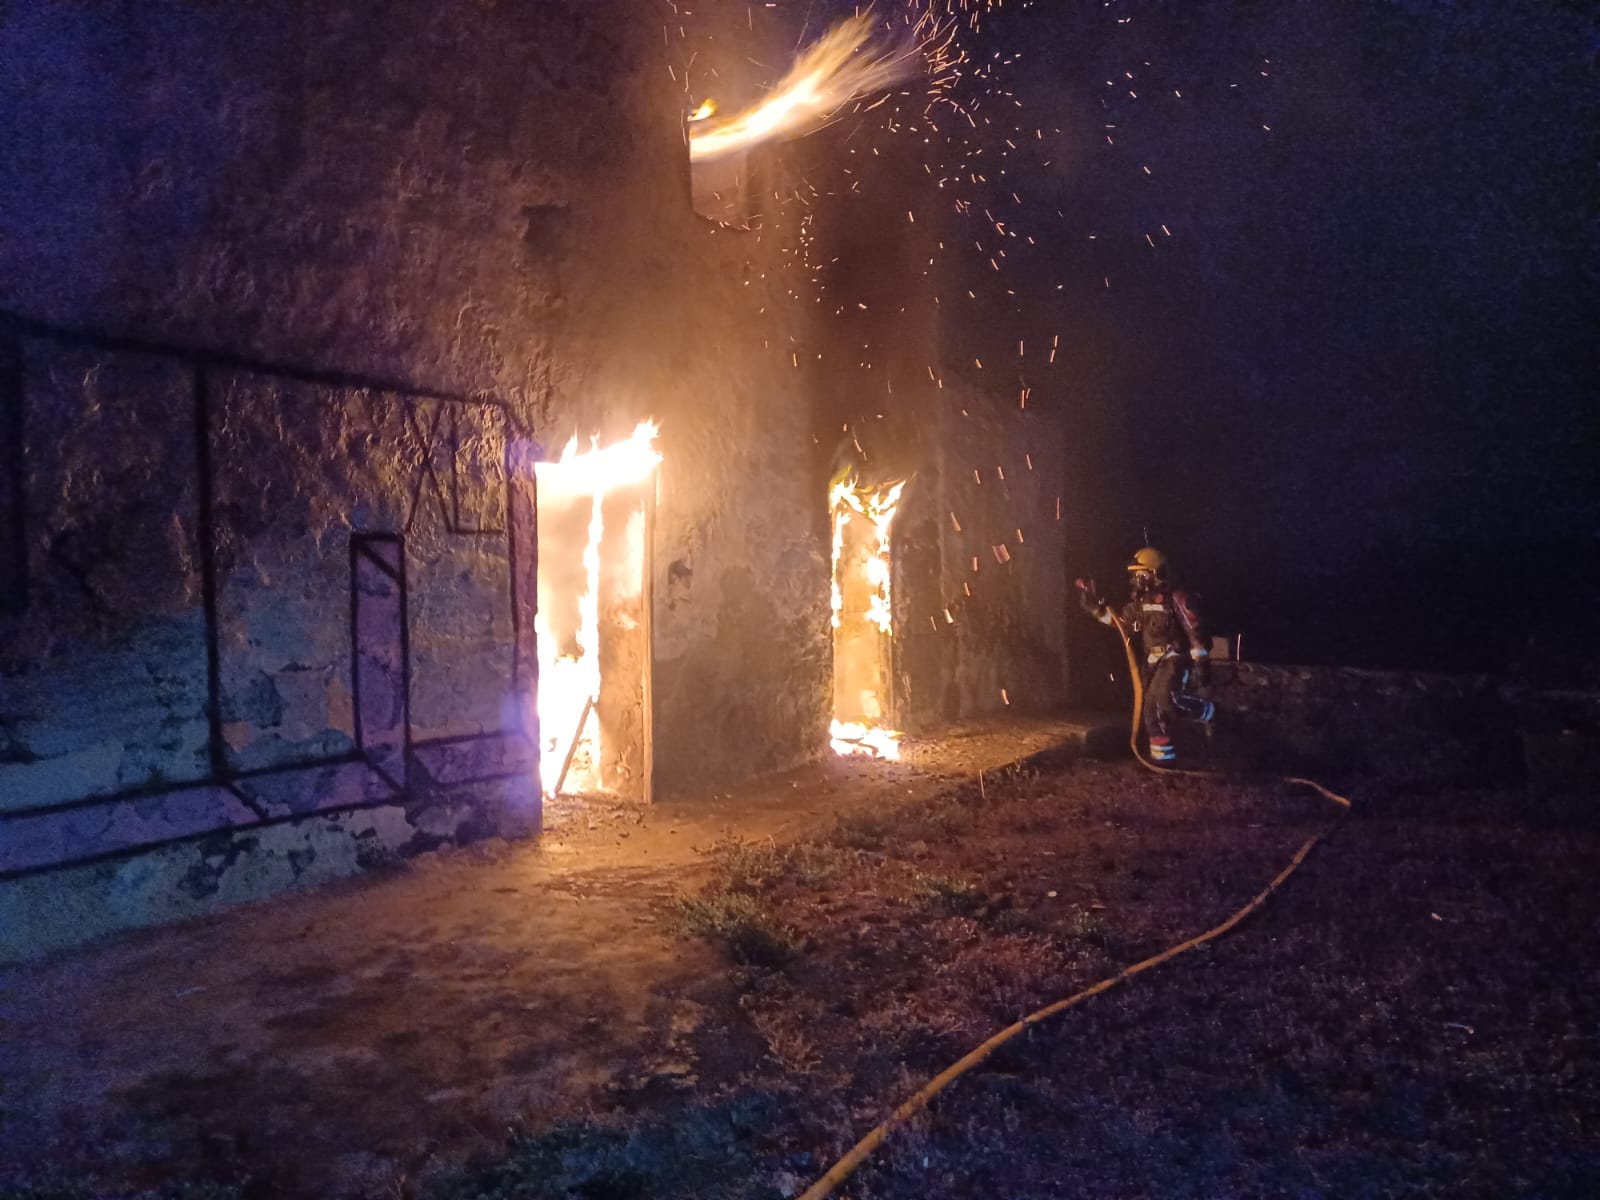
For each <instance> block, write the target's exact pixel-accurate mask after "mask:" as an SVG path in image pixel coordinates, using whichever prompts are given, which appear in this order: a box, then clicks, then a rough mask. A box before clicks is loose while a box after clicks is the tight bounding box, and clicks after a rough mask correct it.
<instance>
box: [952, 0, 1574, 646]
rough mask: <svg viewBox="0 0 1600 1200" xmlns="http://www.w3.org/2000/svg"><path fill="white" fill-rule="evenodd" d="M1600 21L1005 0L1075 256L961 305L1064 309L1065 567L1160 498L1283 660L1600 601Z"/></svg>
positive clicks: (1108, 546) (1021, 318) (1040, 265)
mask: <svg viewBox="0 0 1600 1200" xmlns="http://www.w3.org/2000/svg"><path fill="white" fill-rule="evenodd" d="M1119 18H1132V19H1131V20H1126V21H1119ZM1597 32H1600V26H1597V25H1596V23H1595V21H1594V19H1593V18H1592V17H1590V16H1589V14H1588V9H1587V6H1580V5H1576V4H1561V3H1550V2H1546V3H1516V2H1512V3H1499V2H1494V0H1476V2H1474V3H1455V4H1452V3H1446V2H1442V0H1441V2H1437V3H1423V2H1421V0H1412V2H1409V3H1404V2H1393V0H1341V2H1340V3H1338V4H1317V3H1290V2H1281V3H1251V4H1246V3H1221V2H1206V0H1195V2H1189V3H1182V4H1174V3H1145V4H1128V3H1120V4H1113V5H1111V6H1109V7H1108V8H1102V7H1101V6H1100V5H1088V4H1084V5H1078V4H1059V5H1054V6H1051V5H1041V6H1036V7H1034V8H1031V9H1028V10H1022V9H1011V10H1010V11H1008V12H1007V13H1006V14H1005V15H1004V16H1003V17H1002V16H992V17H991V18H990V21H989V24H988V26H987V27H986V29H985V37H984V39H983V40H982V41H978V42H975V43H974V44H975V45H985V47H986V48H1000V49H1002V50H1003V51H1004V52H1007V53H1009V52H1012V51H1014V50H1017V49H1023V50H1024V51H1025V53H1024V57H1023V59H1022V60H1021V61H1020V62H1019V63H1017V64H1015V65H1014V66H1012V67H1011V68H1009V74H1008V75H1007V76H1006V78H1007V79H1008V80H1009V82H1010V84H1011V86H1012V87H1013V88H1014V90H1015V91H1016V94H1017V97H1018V98H1019V99H1021V100H1022V101H1024V105H1025V109H1026V111H1027V112H1029V113H1030V114H1031V115H1032V117H1037V119H1038V120H1039V121H1041V122H1045V123H1047V124H1048V125H1050V126H1051V127H1059V128H1060V129H1061V130H1062V134H1061V136H1060V138H1058V139H1056V141H1055V143H1054V144H1051V143H1049V142H1041V143H1040V144H1039V146H1038V147H1037V150H1036V153H1034V154H1033V156H1032V159H1031V161H1026V160H1025V161H1023V162H1017V161H1016V160H1015V159H1013V160H1012V176H1013V178H1014V179H1017V180H1021V181H1024V183H1025V186H1020V187H1019V188H1018V191H1019V194H1021V195H1023V197H1024V200H1025V207H1026V208H1029V209H1033V210H1035V212H1037V209H1038V206H1044V207H1046V208H1048V209H1049V210H1052V211H1051V212H1050V214H1049V216H1050V218H1051V219H1050V220H1048V221H1047V222H1045V224H1046V226H1047V228H1048V229H1049V230H1050V232H1051V237H1052V240H1051V241H1050V243H1049V246H1050V248H1049V252H1048V253H1047V254H1043V255H1038V256H1035V258H1034V259H1033V261H1032V263H1031V265H1029V266H1028V267H1027V268H1026V270H1024V271H1023V272H1022V273H1021V277H1022V278H1023V279H1024V280H1025V281H1026V282H1025V283H1024V284H1022V285H1019V284H1017V283H1015V282H1013V283H1012V286H1013V287H1017V288H1018V291H1019V295H1018V296H1017V297H1016V299H1015V301H1014V302H1013V305H1012V311H1010V312H1007V311H1005V306H1004V304H1003V303H995V304H991V305H990V306H989V308H988V312H987V315H988V318H989V319H988V320H987V321H985V322H984V323H983V328H982V329H981V330H980V331H977V332H974V333H973V334H972V335H971V336H972V337H973V338H974V340H975V341H981V340H983V339H988V340H991V341H995V342H999V341H1001V340H1002V339H1003V338H1010V339H1014V338H1015V337H1016V336H1017V334H1016V332H1014V331H1015V330H1019V329H1020V330H1026V331H1027V332H1028V333H1029V334H1030V335H1032V336H1041V335H1043V334H1046V333H1047V332H1048V331H1049V330H1050V329H1052V328H1058V329H1061V330H1064V331H1067V332H1066V336H1065V337H1064V342H1065V343H1067V345H1068V351H1067V353H1066V354H1065V356H1064V360H1063V363H1062V365H1064V366H1065V367H1066V368H1067V370H1066V371H1065V372H1064V373H1063V374H1061V375H1058V376H1057V377H1056V378H1055V380H1054V381H1053V382H1052V385H1051V391H1052V393H1053V395H1052V396H1051V400H1052V402H1053V403H1054V405H1055V408H1054V410H1053V411H1054V412H1055V413H1056V415H1057V417H1058V419H1060V420H1061V421H1063V422H1064V423H1065V428H1066V430H1067V434H1068V442H1069V450H1068V470H1069V476H1070V482H1069V489H1070V499H1071V501H1072V505H1073V517H1074V519H1073V521H1072V522H1071V523H1070V527H1069V529H1068V534H1067V536H1068V538H1069V546H1068V550H1069V557H1070V558H1071V559H1072V560H1073V561H1072V562H1071V564H1070V568H1071V573H1073V574H1091V573H1094V574H1098V575H1099V576H1100V577H1101V578H1102V579H1105V578H1106V577H1107V576H1110V577H1111V578H1113V579H1116V582H1117V583H1118V584H1119V585H1120V579H1117V578H1116V577H1117V576H1119V575H1120V565H1121V561H1122V559H1123V557H1124V556H1126V554H1127V553H1128V552H1129V551H1130V550H1131V549H1132V548H1134V547H1135V546H1137V545H1138V544H1139V542H1140V541H1141V539H1142V535H1143V531H1144V529H1145V528H1148V529H1149V531H1150V536H1151V538H1152V539H1153V540H1155V541H1156V542H1157V543H1158V544H1160V545H1162V546H1163V547H1164V548H1166V549H1167V550H1168V552H1169V553H1170V554H1171V555H1172V557H1173V558H1174V560H1175V561H1176V563H1177V564H1178V567H1179V570H1180V573H1181V574H1182V575H1183V576H1184V577H1185V578H1186V579H1187V581H1188V582H1189V583H1190V584H1191V585H1192V586H1194V587H1195V588H1197V589H1198V590H1199V591H1200V592H1201V593H1202V594H1203V595H1204V596H1205V597H1206V599H1207V606H1208V607H1209V609H1210V610H1211V614H1212V617H1213V623H1214V625H1215V626H1216V627H1218V628H1219V629H1226V630H1228V631H1230V632H1231V631H1239V630H1242V631H1243V632H1244V633H1245V635H1246V643H1247V645H1246V649H1247V651H1249V650H1251V649H1253V650H1254V652H1255V653H1256V654H1257V655H1259V656H1261V657H1269V658H1276V659H1280V660H1298V661H1327V662H1343V663H1348V664H1352V665H1418V666H1429V667H1435V668H1445V669H1454V670H1480V669H1492V668H1498V667H1500V666H1502V665H1503V664H1504V662H1505V660H1506V658H1507V655H1508V653H1510V652H1511V651H1513V650H1514V649H1515V648H1516V646H1518V645H1519V644H1520V643H1521V642H1522V641H1523V640H1524V639H1525V638H1526V636H1527V635H1528V634H1529V633H1530V632H1531V631H1532V630H1534V629H1536V628H1540V627H1545V628H1547V629H1548V628H1557V627H1560V626H1561V625H1563V624H1566V625H1569V626H1570V625H1573V624H1585V623H1591V624H1592V621H1593V614H1594V612H1595V611H1597V610H1600V604H1597V603H1596V602H1595V599H1594V596H1593V593H1592V590H1587V589H1592V588H1593V586H1594V585H1595V583H1596V572H1595V561H1596V535H1597V529H1600V524H1597V512H1600V506H1597V501H1596V488H1595V476H1596V474H1597V471H1596V467H1595V464H1596V463H1597V462H1600V437H1597V432H1600V431H1597V422H1596V415H1595V413H1596V406H1595V402H1594V395H1595V389H1594V370H1593V364H1594V358H1595V351H1594V343H1595V340H1596V339H1595V303H1594V301H1595V272H1596V264H1597V256H1596V244H1597V224H1596V213H1597V209H1596V205H1595V191H1594V189H1595V181H1596V170H1595V158H1596V154H1595V150H1596V141H1595V133H1594V131H1595V130H1596V129H1597V128H1600V121H1597V117H1600V109H1597V105H1596V86H1595V85H1596V72H1595V61H1596V48H1597V46H1600V39H1597ZM1129 73H1131V74H1132V75H1133V77H1134V78H1133V79H1131V80H1130V79H1128V78H1127V77H1126V76H1127V75H1128V74H1129ZM1108 81H1111V84H1110V85H1109V86H1108ZM1180 92H1181V96H1179V95H1177V93H1180ZM1024 119H1025V120H1027V119H1031V117H1030V118H1024ZM1266 127H1270V128H1266ZM1047 132H1049V130H1048V129H1047ZM1107 136H1110V137H1111V138H1112V141H1111V142H1110V143H1108V142H1107V141H1106V138H1107ZM1046 158H1048V159H1049V160H1050V161H1049V162H1048V165H1046V161H1045V160H1046ZM1146 166H1148V167H1149V168H1150V170H1149V172H1148V173H1146V171H1145V170H1144V168H1145V167H1146ZM1057 214H1059V215H1057ZM1163 225H1165V226H1167V227H1168V228H1169V229H1170V230H1171V236H1170V237H1168V236H1167V235H1166V233H1164V232H1163V231H1162V229H1161V227H1162V226H1163ZM1091 234H1092V235H1093V237H1092V239H1091V237H1090V235H1091ZM1146 234H1151V235H1152V238H1153V240H1154V242H1155V243H1156V244H1155V245H1154V246H1152V245H1151V244H1150V242H1149V241H1147V240H1146V236H1145V235H1146ZM1041 240H1042V239H1041ZM1107 279H1109V280H1110V284H1111V285H1110V287H1109V288H1108V287H1107V286H1105V280H1107ZM1557 595H1562V596H1571V597H1573V598H1574V599H1575V603H1566V602H1564V601H1558V600H1556V599H1555V598H1554V597H1555V596H1557ZM1577 597H1583V598H1582V599H1577ZM1580 614H1581V619H1580V620H1579V621H1574V617H1575V615H1580ZM1588 636H1590V637H1591V639H1592V634H1590V635H1588Z"/></svg>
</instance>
